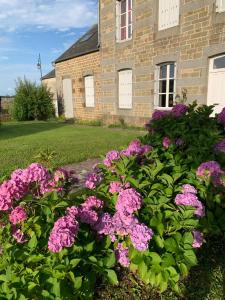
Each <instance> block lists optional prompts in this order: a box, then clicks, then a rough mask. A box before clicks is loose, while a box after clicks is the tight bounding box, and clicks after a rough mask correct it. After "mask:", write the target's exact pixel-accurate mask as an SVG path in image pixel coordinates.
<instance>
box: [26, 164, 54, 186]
mask: <svg viewBox="0 0 225 300" xmlns="http://www.w3.org/2000/svg"><path fill="white" fill-rule="evenodd" d="M21 179H22V181H23V182H25V183H33V182H41V181H46V180H49V179H50V174H49V172H48V170H47V169H45V168H44V167H43V166H42V165H40V164H37V163H34V164H31V165H30V166H29V167H28V168H27V169H25V170H24V171H23V173H22V176H21Z"/></svg>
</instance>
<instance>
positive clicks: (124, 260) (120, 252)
mask: <svg viewBox="0 0 225 300" xmlns="http://www.w3.org/2000/svg"><path fill="white" fill-rule="evenodd" d="M115 253H116V259H117V261H118V262H119V263H120V264H121V266H123V267H126V268H127V267H129V265H130V260H129V257H128V253H129V249H128V248H127V247H124V246H123V244H122V243H119V244H118V245H117V248H116V250H115Z"/></svg>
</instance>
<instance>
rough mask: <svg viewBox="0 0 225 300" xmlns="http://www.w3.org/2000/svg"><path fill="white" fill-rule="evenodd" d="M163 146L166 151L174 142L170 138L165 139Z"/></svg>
mask: <svg viewBox="0 0 225 300" xmlns="http://www.w3.org/2000/svg"><path fill="white" fill-rule="evenodd" d="M162 144H163V147H164V148H165V149H168V148H169V146H170V145H171V144H172V141H171V140H170V138H168V137H164V139H163V142H162Z"/></svg>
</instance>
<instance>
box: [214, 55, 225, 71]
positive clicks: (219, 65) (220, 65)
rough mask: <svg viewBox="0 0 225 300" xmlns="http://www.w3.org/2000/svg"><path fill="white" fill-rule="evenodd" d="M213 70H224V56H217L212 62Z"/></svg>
mask: <svg viewBox="0 0 225 300" xmlns="http://www.w3.org/2000/svg"><path fill="white" fill-rule="evenodd" d="M213 69H214V70H216V69H225V55H223V56H219V57H217V58H215V59H214V61H213Z"/></svg>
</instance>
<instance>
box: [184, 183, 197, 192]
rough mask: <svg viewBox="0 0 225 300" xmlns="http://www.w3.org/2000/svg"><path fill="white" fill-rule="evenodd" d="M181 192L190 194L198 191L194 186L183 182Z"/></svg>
mask: <svg viewBox="0 0 225 300" xmlns="http://www.w3.org/2000/svg"><path fill="white" fill-rule="evenodd" d="M182 193H183V194H186V193H191V194H195V195H196V194H197V193H198V191H197V190H196V188H195V187H194V186H192V185H190V184H184V185H183V187H182Z"/></svg>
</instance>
